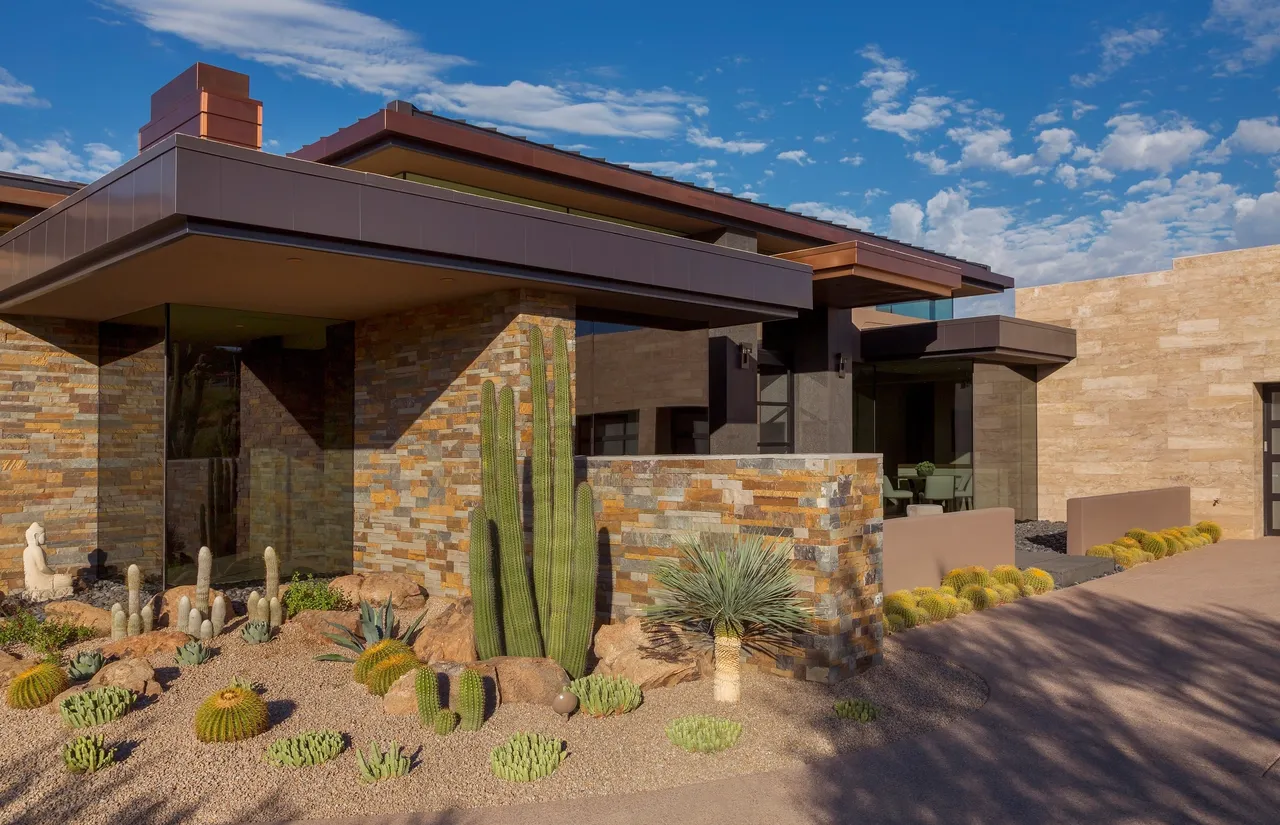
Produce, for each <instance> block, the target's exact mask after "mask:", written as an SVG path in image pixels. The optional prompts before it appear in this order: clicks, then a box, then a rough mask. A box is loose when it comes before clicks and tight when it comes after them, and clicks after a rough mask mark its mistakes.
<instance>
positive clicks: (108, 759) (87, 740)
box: [62, 733, 116, 773]
mask: <svg viewBox="0 0 1280 825" xmlns="http://www.w3.org/2000/svg"><path fill="white" fill-rule="evenodd" d="M115 761H116V749H115V747H110V748H108V747H107V746H106V745H105V744H103V740H102V734H100V733H99V734H93V735H86V736H79V737H76V738H75V739H72V740H71V741H70V742H68V743H67V744H65V745H63V746H62V762H63V764H64V765H66V766H67V770H68V771H70V772H71V773H96V772H97V771H100V770H102V769H103V768H107V767H110V766H111V765H112V764H114V763H115Z"/></svg>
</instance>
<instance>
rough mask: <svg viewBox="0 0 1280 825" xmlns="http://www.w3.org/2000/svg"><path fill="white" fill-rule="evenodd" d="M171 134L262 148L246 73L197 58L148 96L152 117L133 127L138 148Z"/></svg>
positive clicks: (257, 108) (258, 109)
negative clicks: (135, 130) (222, 67)
mask: <svg viewBox="0 0 1280 825" xmlns="http://www.w3.org/2000/svg"><path fill="white" fill-rule="evenodd" d="M172 134H183V135H194V136H196V137H202V138H209V139H211V140H219V141H222V142H223V143H230V144H233V145H235V146H244V147H246V148H248V149H261V148H262V101H260V100H253V99H252V98H250V97H249V75H247V74H241V73H240V72H233V71H231V70H229V69H220V68H218V67H217V66H210V65H209V64H207V63H197V64H195V65H194V66H192V67H191V68H189V69H187V70H186V71H185V72H183V73H182V74H180V75H178V76H177V77H175V78H174V79H173V80H171V81H169V82H168V83H166V84H165V86H164V88H162V89H160V91H158V92H156V93H155V94H153V95H152V96H151V122H150V123H148V124H147V125H146V126H143V127H142V128H141V129H139V130H138V151H139V152H143V151H146V150H147V149H148V148H150V147H151V146H154V145H155V144H156V143H159V142H160V141H161V140H164V139H165V138H166V137H168V136H169V135H172Z"/></svg>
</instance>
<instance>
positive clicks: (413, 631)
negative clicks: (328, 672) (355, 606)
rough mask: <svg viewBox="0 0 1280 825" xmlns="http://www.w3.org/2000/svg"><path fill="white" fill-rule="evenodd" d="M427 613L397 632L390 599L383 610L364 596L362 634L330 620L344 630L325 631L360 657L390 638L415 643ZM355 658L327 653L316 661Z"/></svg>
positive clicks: (352, 659) (361, 613)
mask: <svg viewBox="0 0 1280 825" xmlns="http://www.w3.org/2000/svg"><path fill="white" fill-rule="evenodd" d="M426 616H427V614H426V612H423V613H421V614H420V615H419V616H418V618H416V619H414V620H413V622H411V623H410V624H409V626H408V627H407V628H405V629H404V630H403V631H401V632H400V633H399V634H398V635H397V634H396V614H395V610H393V609H392V607H391V599H387V603H386V604H385V605H384V606H383V608H382V609H381V610H378V609H377V608H375V607H374V606H373V605H371V604H369V602H368V601H366V600H364V599H361V600H360V635H359V636H357V635H356V634H355V633H352V632H351V631H350V630H348V629H346V628H345V627H343V626H342V625H338V624H334V623H333V622H329V625H330V626H331V627H335V628H337V629H338V630H339V631H341V633H326V634H324V637H325V638H326V639H329V640H330V641H332V642H333V643H334V644H337V645H340V646H341V647H345V648H346V649H347V650H350V651H351V652H352V653H354V654H355V655H356V656H359V655H360V654H361V653H364V652H365V650H366V649H368V648H370V647H373V646H374V645H376V644H377V643H378V642H381V641H385V640H387V639H398V640H400V641H402V642H404V643H405V644H406V645H412V644H413V640H414V637H416V636H417V635H418V630H419V629H421V627H422V620H423V619H425V618H426ZM355 660H356V659H355V656H346V655H344V654H341V653H325V654H323V655H320V656H317V657H316V661H320V662H355Z"/></svg>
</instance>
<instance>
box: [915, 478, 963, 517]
mask: <svg viewBox="0 0 1280 825" xmlns="http://www.w3.org/2000/svg"><path fill="white" fill-rule="evenodd" d="M921 497H922V498H923V499H924V500H925V501H927V502H930V503H932V504H941V505H942V509H943V510H946V509H947V505H948V503H949V502H953V501H955V497H956V477H955V476H952V475H939V474H937V473H934V474H933V475H931V476H929V477H928V478H926V479H925V480H924V495H923V496H921Z"/></svg>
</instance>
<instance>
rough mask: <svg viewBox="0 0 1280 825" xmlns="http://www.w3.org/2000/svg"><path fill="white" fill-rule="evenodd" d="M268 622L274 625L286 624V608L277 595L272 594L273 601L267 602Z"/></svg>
mask: <svg viewBox="0 0 1280 825" xmlns="http://www.w3.org/2000/svg"><path fill="white" fill-rule="evenodd" d="M267 623H268V624H270V625H271V626H272V627H279V626H280V625H282V624H284V608H283V606H281V604H280V599H279V597H277V596H272V597H271V601H269V602H267Z"/></svg>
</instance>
